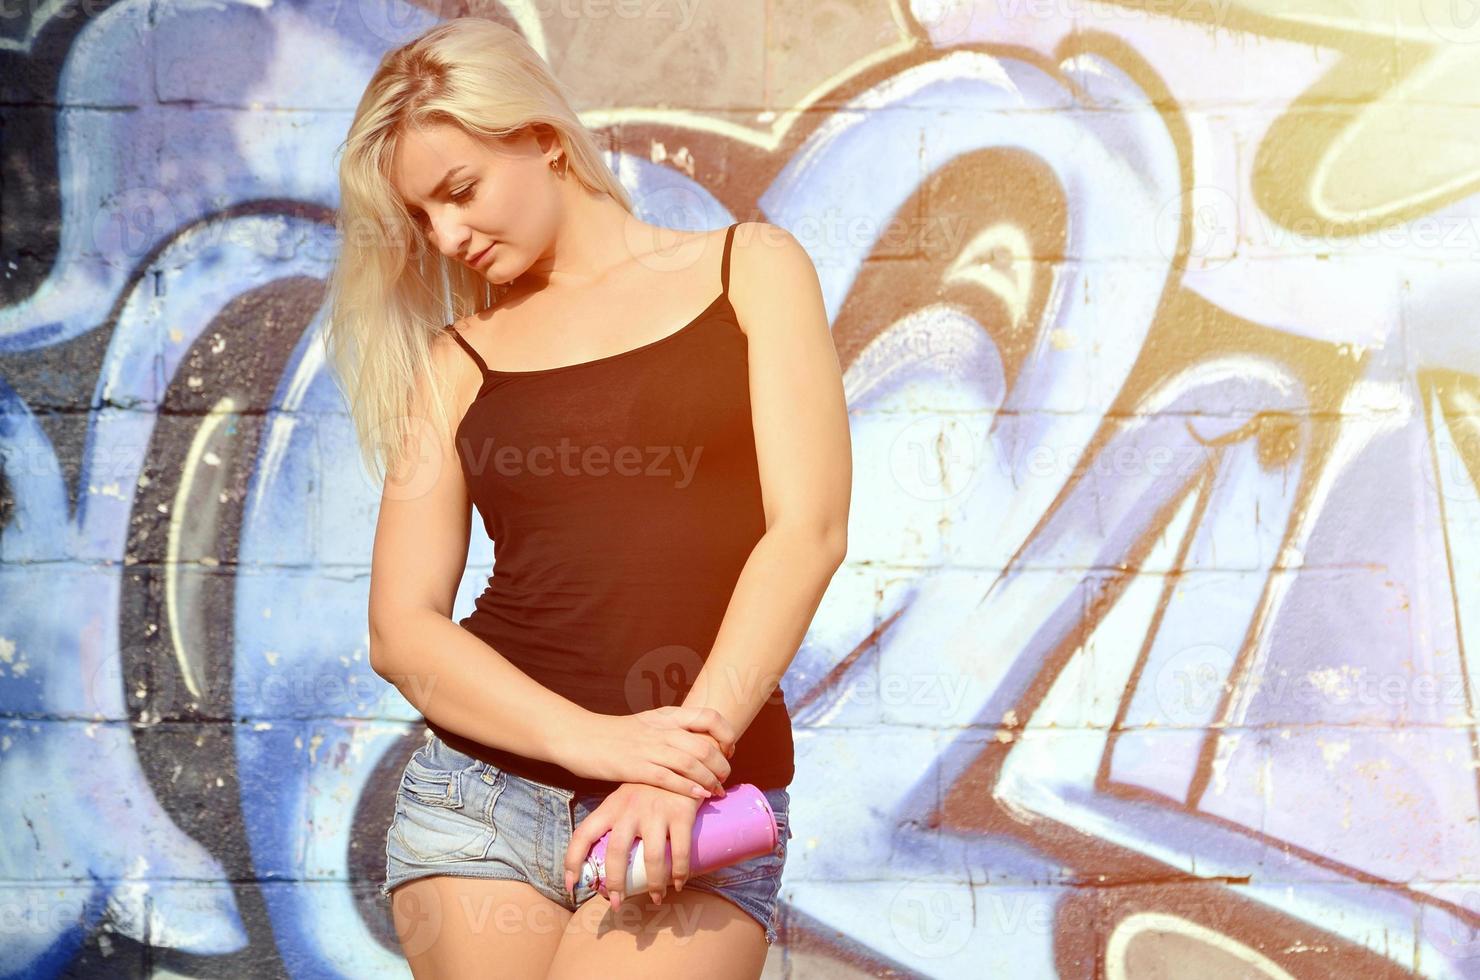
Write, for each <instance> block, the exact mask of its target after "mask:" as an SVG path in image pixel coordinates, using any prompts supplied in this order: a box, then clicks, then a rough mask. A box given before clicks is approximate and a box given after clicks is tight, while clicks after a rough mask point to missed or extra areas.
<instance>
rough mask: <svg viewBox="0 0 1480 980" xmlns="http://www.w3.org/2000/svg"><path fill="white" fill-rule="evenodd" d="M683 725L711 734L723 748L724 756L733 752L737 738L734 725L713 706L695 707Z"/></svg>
mask: <svg viewBox="0 0 1480 980" xmlns="http://www.w3.org/2000/svg"><path fill="white" fill-rule="evenodd" d="M684 727H685V728H688V729H690V730H692V731H700V732H707V733H709V734H710V735H713V736H714V740H715V741H716V742H718V743H719V744H720V746H721V747H722V748H723V749H724V751H725V755H726V756H733V755H734V754H735V742H736V741H737V740H738V738H739V736H737V735H736V734H735V726H734V725H731V724H730V723H729V721H728V720H727V719H726V718H725V716H724V715H722V714H720V713H719V712H718V711H715V710H714V709H713V708H695V709H694V713H693V715H691V716H690V719H689V721H688V723H687V724H685V725H684Z"/></svg>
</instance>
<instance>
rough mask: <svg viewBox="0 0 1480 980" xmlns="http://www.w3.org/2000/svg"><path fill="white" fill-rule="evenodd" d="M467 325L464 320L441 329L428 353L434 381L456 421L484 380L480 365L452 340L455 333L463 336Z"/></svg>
mask: <svg viewBox="0 0 1480 980" xmlns="http://www.w3.org/2000/svg"><path fill="white" fill-rule="evenodd" d="M467 325H468V318H467V317H464V318H462V319H460V320H457V321H456V322H454V323H449V324H448V325H447V326H445V327H443V328H442V329H441V330H438V331H437V333H436V336H434V337H433V338H432V342H431V348H430V350H429V354H430V356H431V362H432V375H433V377H432V381H433V382H434V384H435V387H436V388H437V390H438V392H439V394H440V397H442V398H443V400H444V404H445V405H446V408H447V411H448V412H450V413H452V414H453V417H454V418H456V417H457V415H458V414H460V412H461V410H462V408H464V407H465V406H466V405H467V404H468V403H469V402H471V401H472V394H473V393H474V392H475V391H476V389H477V385H478V383H479V382H480V381H481V375H479V373H478V367H477V365H476V364H474V363H473V361H472V359H471V358H470V357H468V355H467V354H466V353H464V352H463V350H462V346H461V345H460V344H458V342H457V340H456V339H455V338H454V337H453V331H457V332H458V333H459V334H463V332H464V331H465V330H466V328H467ZM449 396H450V400H449ZM415 397H416V398H418V399H425V398H426V397H427V395H426V393H425V392H418V394H417V395H416V396H415Z"/></svg>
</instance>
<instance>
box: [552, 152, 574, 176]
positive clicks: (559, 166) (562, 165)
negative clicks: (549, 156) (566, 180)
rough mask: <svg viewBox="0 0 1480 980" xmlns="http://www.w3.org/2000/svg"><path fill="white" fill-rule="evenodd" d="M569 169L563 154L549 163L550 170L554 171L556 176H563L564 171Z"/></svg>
mask: <svg viewBox="0 0 1480 980" xmlns="http://www.w3.org/2000/svg"><path fill="white" fill-rule="evenodd" d="M569 167H570V164H569V163H567V162H566V160H565V154H563V153H562V154H561V155H560V156H558V157H556V158H555V159H553V160H551V161H550V169H551V170H553V171H555V173H556V175H557V176H560V177H564V176H565V171H566V170H567V169H569Z"/></svg>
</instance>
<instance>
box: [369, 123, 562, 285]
mask: <svg viewBox="0 0 1480 980" xmlns="http://www.w3.org/2000/svg"><path fill="white" fill-rule="evenodd" d="M544 143H545V146H544V148H541V146H540V139H538V138H537V137H536V135H535V133H534V131H533V130H531V129H527V128H526V129H524V130H521V131H520V132H519V133H518V134H517V136H513V137H508V138H506V139H504V140H502V141H499V142H498V143H497V144H491V143H485V142H482V141H480V140H477V139H475V138H473V137H471V136H469V135H468V134H467V133H465V132H463V131H462V130H461V129H458V128H457V127H456V126H449V125H446V124H439V125H435V126H428V127H425V128H422V129H418V130H412V131H408V132H407V133H406V134H405V135H404V136H403V138H402V139H401V141H400V144H399V145H398V147H397V149H396V155H395V159H394V161H393V163H392V171H391V173H392V183H393V184H394V186H395V188H396V192H397V193H398V194H400V195H401V199H402V200H403V201H404V202H405V203H406V207H407V209H408V210H409V211H410V212H411V216H412V218H413V219H414V220H415V221H416V222H417V223H418V225H419V226H420V228H421V231H422V234H424V235H425V236H426V238H427V242H428V243H429V244H430V245H431V247H432V248H434V249H436V250H437V251H438V252H441V253H442V254H443V255H445V256H447V258H448V259H450V260H452V261H454V262H462V263H463V264H465V265H468V266H469V267H470V268H474V269H475V270H476V271H477V272H478V274H480V275H482V276H483V277H484V278H485V279H487V280H489V281H490V282H494V283H505V282H511V281H512V280H514V279H515V278H517V277H518V276H519V275H520V274H521V273H522V272H524V271H525V270H526V269H528V268H529V267H530V265H531V264H533V262H534V261H535V260H536V259H537V258H539V256H540V255H542V254H543V253H544V252H545V250H546V248H547V246H548V244H549V243H550V242H551V241H553V239H554V236H555V229H556V226H557V224H558V221H559V215H560V195H559V188H558V186H557V184H558V181H557V179H556V177H555V174H554V171H552V170H551V169H550V160H552V159H554V158H555V156H556V154H558V153H559V147H560V144H559V142H558V141H557V140H556V139H555V137H554V135H553V133H549V132H548V131H547V135H546V136H545V137H544ZM444 178H445V179H444ZM490 245H491V246H492V248H491V249H490V248H489V246H490ZM480 253H481V254H480Z"/></svg>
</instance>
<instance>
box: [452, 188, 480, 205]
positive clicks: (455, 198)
mask: <svg viewBox="0 0 1480 980" xmlns="http://www.w3.org/2000/svg"><path fill="white" fill-rule="evenodd" d="M476 186H477V185H476V184H468V185H467V186H466V187H462V188H460V189H458V191H457V192H456V193H454V194H453V195H452V203H453V204H458V205H465V204H467V203H468V202H469V201H471V200H472V199H473V188H474V187H476Z"/></svg>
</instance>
